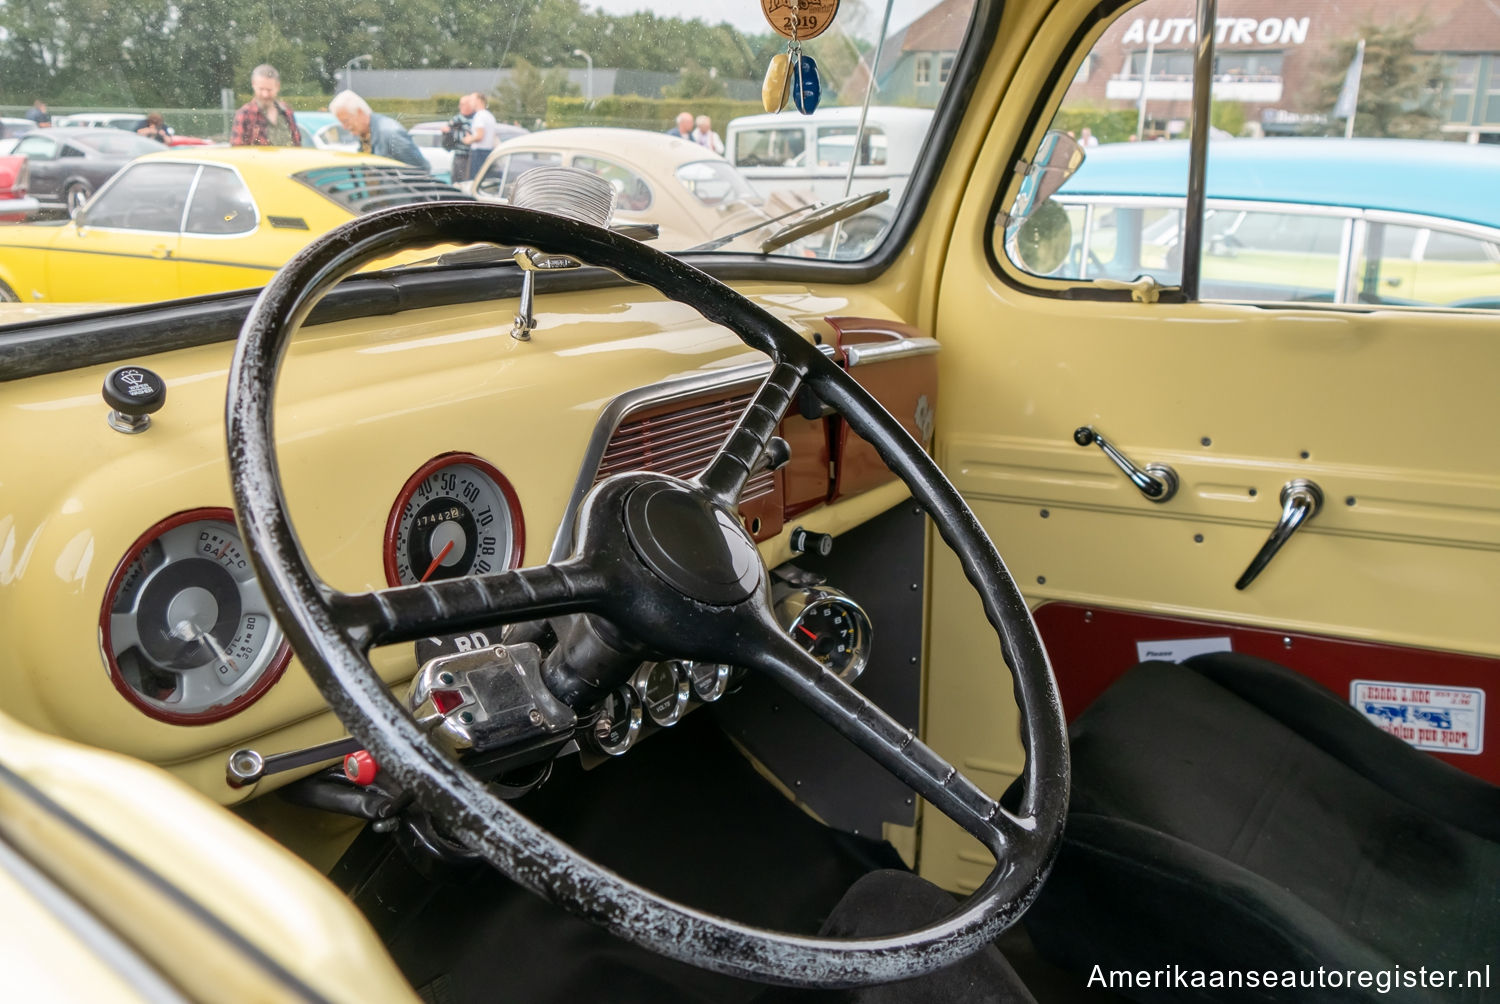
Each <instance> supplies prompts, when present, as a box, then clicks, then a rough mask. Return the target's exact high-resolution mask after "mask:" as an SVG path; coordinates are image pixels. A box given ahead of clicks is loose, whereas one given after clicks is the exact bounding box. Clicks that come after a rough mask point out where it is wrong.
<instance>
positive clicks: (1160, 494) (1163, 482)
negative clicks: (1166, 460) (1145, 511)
mask: <svg viewBox="0 0 1500 1004" xmlns="http://www.w3.org/2000/svg"><path fill="white" fill-rule="evenodd" d="M1073 442H1075V443H1077V444H1078V445H1079V446H1093V445H1094V444H1095V443H1098V444H1099V449H1101V450H1103V451H1104V455H1105V456H1107V457H1109V459H1111V460H1113V461H1114V462H1115V466H1117V467H1119V468H1120V470H1122V471H1124V472H1125V476H1126V477H1127V478H1129V479H1130V482H1131V484H1133V485H1135V486H1136V487H1137V488H1139V489H1140V490H1141V494H1142V495H1144V496H1146V498H1148V499H1150V500H1151V501H1152V502H1165V501H1166V500H1167V499H1169V498H1171V497H1172V496H1173V495H1176V494H1177V472H1176V471H1174V470H1172V468H1170V467H1168V466H1167V465H1166V464H1147V465H1146V466H1145V467H1137V466H1136V465H1135V464H1133V463H1131V461H1130V458H1129V457H1127V456H1125V454H1123V453H1121V452H1120V451H1119V449H1118V448H1116V446H1115V444H1114V443H1111V442H1110V441H1109V440H1107V439H1105V438H1104V437H1103V436H1101V435H1100V434H1099V433H1098V432H1096V431H1094V427H1093V426H1092V425H1081V426H1079V427H1078V428H1077V429H1075V430H1073Z"/></svg>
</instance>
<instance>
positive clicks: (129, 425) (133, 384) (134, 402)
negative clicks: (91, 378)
mask: <svg viewBox="0 0 1500 1004" xmlns="http://www.w3.org/2000/svg"><path fill="white" fill-rule="evenodd" d="M104 403H105V404H107V405H109V406H110V408H111V409H113V410H112V411H110V413H109V416H108V421H109V424H110V428H112V429H115V430H116V431H118V432H124V433H137V432H145V431H146V429H147V428H149V427H150V425H151V414H152V412H155V411H159V410H161V406H162V405H164V404H166V403H167V382H166V381H165V380H163V379H162V378H161V377H160V376H158V375H157V374H155V373H153V372H152V371H151V370H148V369H146V368H145V367H144V366H119V367H116V368H115V369H112V370H110V371H109V375H108V376H106V377H105V378H104Z"/></svg>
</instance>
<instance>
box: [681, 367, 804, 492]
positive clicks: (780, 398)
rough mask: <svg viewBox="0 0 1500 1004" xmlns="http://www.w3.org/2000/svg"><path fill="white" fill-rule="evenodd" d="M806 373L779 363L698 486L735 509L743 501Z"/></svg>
mask: <svg viewBox="0 0 1500 1004" xmlns="http://www.w3.org/2000/svg"><path fill="white" fill-rule="evenodd" d="M802 373H803V371H802V370H801V369H799V368H798V367H796V366H795V365H793V364H792V363H789V362H787V361H785V360H780V361H778V362H777V363H776V365H775V366H774V367H772V369H771V375H770V376H768V377H766V382H765V383H763V384H761V385H760V390H758V391H756V392H755V397H753V398H751V399H750V404H749V405H748V406H747V407H746V408H745V413H744V415H742V416H741V417H740V423H739V425H737V426H735V428H734V431H733V432H731V433H730V434H729V437H728V438H727V439H725V440H724V445H723V446H722V447H721V448H720V449H719V452H718V453H717V454H715V455H714V458H713V460H711V461H709V464H708V467H707V469H706V470H704V472H703V473H702V474H700V475H699V476H698V483H699V484H701V485H702V486H703V487H704V488H706V489H707V490H708V491H709V493H710V494H711V495H713V497H714V500H715V501H716V502H719V503H720V504H721V505H724V506H728V507H731V508H732V507H733V506H734V504H735V503H736V502H737V501H739V497H740V492H741V491H743V490H744V488H745V482H747V481H749V480H750V475H751V474H752V473H753V472H754V471H755V465H756V463H757V462H758V461H759V460H760V457H761V454H762V453H764V452H765V449H766V444H767V443H769V442H770V441H771V437H772V436H774V435H775V434H776V427H777V426H779V425H780V424H781V420H782V419H783V418H785V417H786V413H787V411H788V410H789V409H790V408H791V406H792V401H793V399H795V398H796V396H797V390H798V388H800V387H801V386H802Z"/></svg>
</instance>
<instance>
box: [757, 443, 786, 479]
mask: <svg viewBox="0 0 1500 1004" xmlns="http://www.w3.org/2000/svg"><path fill="white" fill-rule="evenodd" d="M791 459H792V446H791V444H790V443H788V442H787V441H786V440H785V439H782V438H781V437H780V436H772V437H771V438H770V439H769V440H767V441H766V448H765V451H764V452H763V453H761V455H760V460H759V461H758V462H757V463H756V465H755V472H756V473H760V472H761V471H779V470H781V469H782V468H783V467H785V466H786V465H787V461H789V460H791Z"/></svg>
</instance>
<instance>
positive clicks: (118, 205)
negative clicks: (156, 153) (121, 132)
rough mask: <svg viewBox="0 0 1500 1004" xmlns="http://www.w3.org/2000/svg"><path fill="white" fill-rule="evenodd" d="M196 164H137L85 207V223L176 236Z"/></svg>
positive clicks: (195, 172)
mask: <svg viewBox="0 0 1500 1004" xmlns="http://www.w3.org/2000/svg"><path fill="white" fill-rule="evenodd" d="M197 173H198V167H197V165H196V164H137V165H135V166H132V167H127V168H126V169H125V173H124V174H122V175H120V177H119V178H118V179H117V180H116V181H115V183H114V184H112V185H110V186H109V188H108V189H106V190H105V191H103V192H101V193H100V195H99V197H98V198H97V199H95V200H94V203H93V205H91V206H89V209H88V216H87V219H86V224H87V225H88V226H90V227H105V228H109V229H114V230H150V231H156V232H161V233H167V232H171V233H176V232H177V231H178V229H179V228H180V227H181V226H182V211H183V209H185V208H186V207H187V199H188V189H189V188H191V187H192V184H193V176H194V175H195V174H197Z"/></svg>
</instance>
